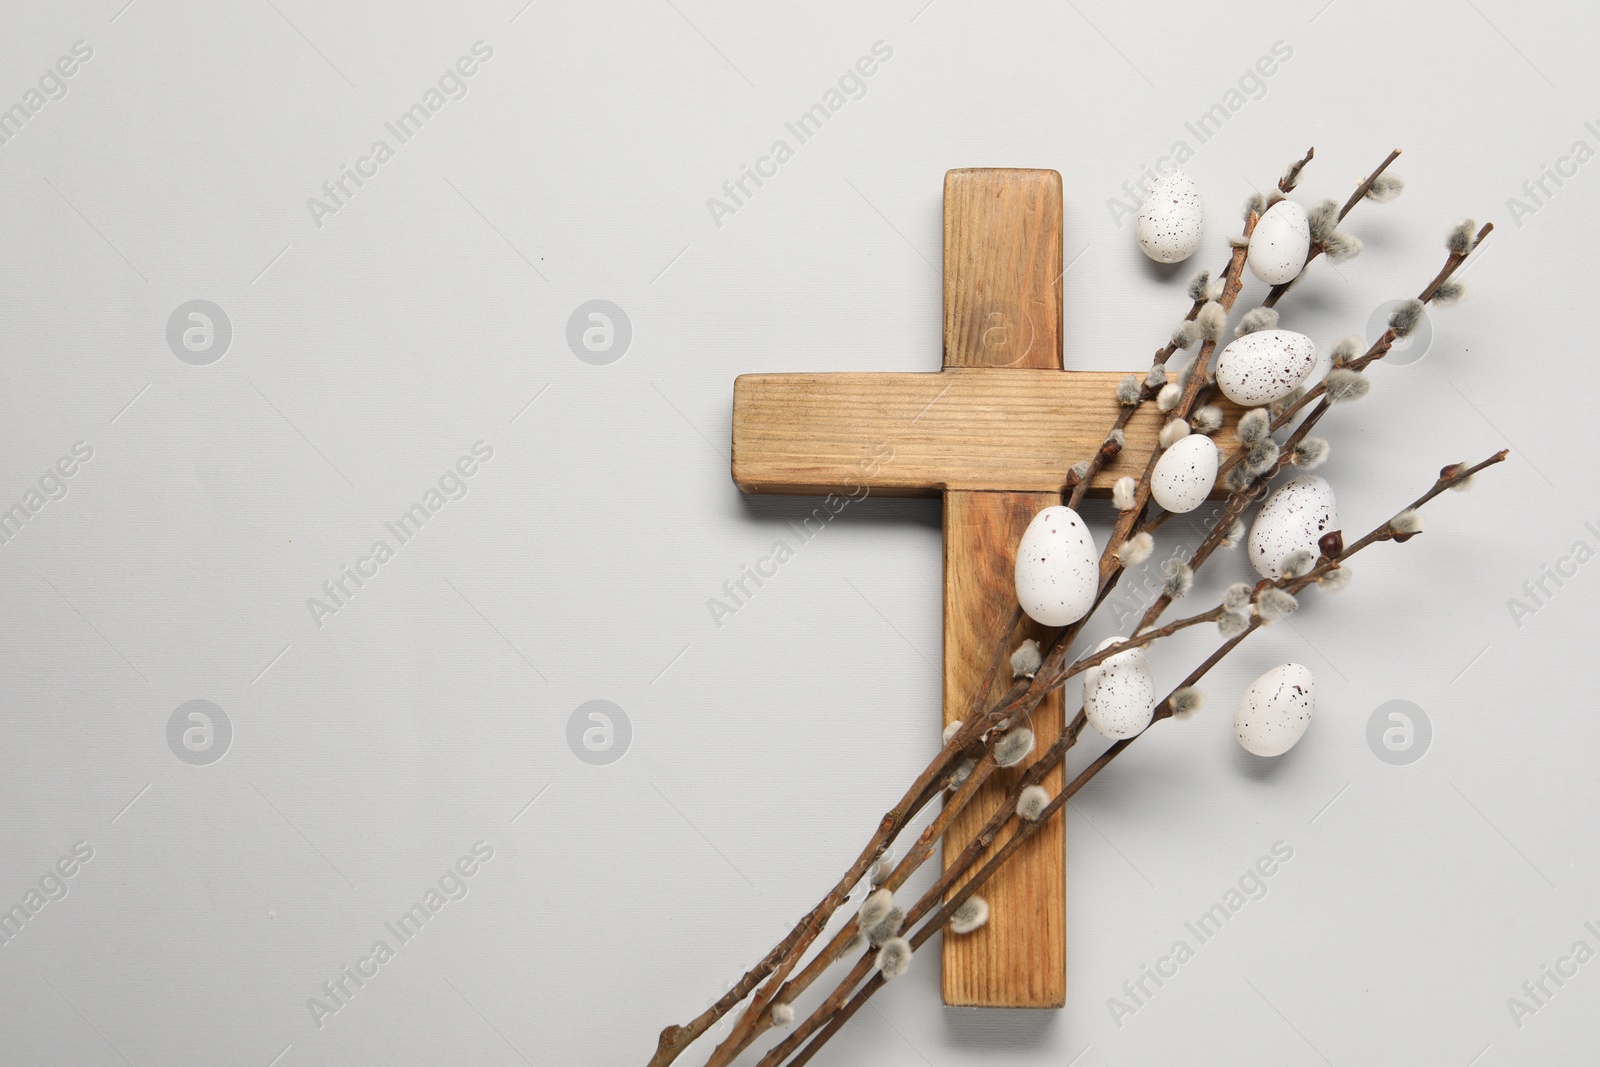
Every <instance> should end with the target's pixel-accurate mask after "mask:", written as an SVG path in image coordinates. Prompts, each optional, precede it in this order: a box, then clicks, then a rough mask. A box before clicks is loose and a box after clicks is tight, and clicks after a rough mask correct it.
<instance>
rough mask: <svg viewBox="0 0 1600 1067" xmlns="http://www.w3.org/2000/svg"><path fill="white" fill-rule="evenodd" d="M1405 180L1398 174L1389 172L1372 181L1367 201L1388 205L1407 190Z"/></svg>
mask: <svg viewBox="0 0 1600 1067" xmlns="http://www.w3.org/2000/svg"><path fill="white" fill-rule="evenodd" d="M1405 187H1406V183H1405V179H1404V178H1402V177H1400V175H1398V174H1389V173H1387V172H1385V173H1383V174H1380V175H1378V176H1377V177H1376V178H1374V179H1372V185H1371V186H1370V187H1368V189H1367V199H1368V200H1371V201H1373V202H1374V203H1378V204H1387V203H1388V202H1389V201H1391V200H1393V199H1394V198H1395V197H1397V196H1399V195H1400V194H1401V192H1403V191H1404V190H1405Z"/></svg>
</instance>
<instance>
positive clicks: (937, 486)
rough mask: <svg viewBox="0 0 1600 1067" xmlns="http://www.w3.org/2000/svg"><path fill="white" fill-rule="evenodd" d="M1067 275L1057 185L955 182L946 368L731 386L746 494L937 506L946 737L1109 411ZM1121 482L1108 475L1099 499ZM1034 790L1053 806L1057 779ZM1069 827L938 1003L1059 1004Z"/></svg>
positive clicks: (1137, 424)
mask: <svg viewBox="0 0 1600 1067" xmlns="http://www.w3.org/2000/svg"><path fill="white" fill-rule="evenodd" d="M1061 274H1062V267H1061V175H1060V174H1058V173H1056V172H1055V171H1053V170H995V169H982V170H952V171H949V172H948V173H947V174H946V175H945V180H944V367H943V369H942V370H940V371H938V372H937V373H906V374H894V373H889V374H873V373H836V374H746V375H743V376H741V377H740V378H739V379H738V380H737V381H736V382H735V383H734V386H733V480H734V482H735V483H737V484H738V486H739V488H740V489H742V490H744V491H745V492H747V493H810V494H821V493H838V494H841V495H849V496H852V497H859V496H860V495H861V490H862V486H863V485H866V486H867V487H868V490H869V492H871V493H877V494H882V495H888V496H932V495H936V494H942V495H943V497H944V574H945V581H944V720H945V722H947V723H948V722H950V721H951V720H953V719H957V718H961V717H963V716H965V715H966V714H967V712H968V709H969V705H970V703H971V701H972V699H973V697H974V695H975V693H976V692H977V689H978V687H979V686H980V685H981V684H982V681H983V676H984V674H985V673H986V672H987V671H988V669H989V666H990V663H991V661H992V659H993V655H994V648H995V641H996V640H997V639H998V637H999V632H1000V629H1001V627H1003V626H1004V625H1005V624H1006V623H1007V622H1008V621H1009V620H1010V618H1011V615H1012V612H1013V611H1014V610H1015V608H1016V593H1015V589H1014V586H1013V581H1012V568H1013V565H1014V553H1015V551H1016V545H1017V542H1018V540H1020V539H1021V537H1022V532H1023V530H1024V529H1025V528H1026V527H1027V525H1028V521H1029V520H1030V519H1032V518H1033V516H1034V515H1035V514H1036V513H1037V512H1038V511H1039V510H1040V509H1042V508H1045V507H1047V506H1049V505H1051V504H1059V503H1061V491H1062V489H1063V487H1064V485H1065V481H1066V474H1067V471H1068V470H1069V469H1070V468H1071V467H1072V465H1073V464H1074V463H1076V462H1078V461H1079V460H1081V459H1088V458H1089V457H1090V456H1091V455H1093V453H1094V451H1095V450H1096V449H1097V448H1099V446H1100V443H1101V441H1102V440H1103V439H1104V437H1105V434H1106V432H1107V430H1109V429H1110V427H1111V425H1112V422H1113V420H1114V419H1115V418H1116V415H1117V405H1116V398H1115V392H1116V385H1117V381H1118V380H1119V379H1120V378H1121V377H1122V376H1123V375H1122V372H1115V371H1112V372H1091V371H1074V372H1065V371H1063V369H1062V362H1061ZM1153 408H1154V405H1145V407H1144V408H1143V409H1141V411H1140V412H1139V414H1138V415H1136V416H1135V417H1134V419H1133V420H1132V421H1131V422H1130V423H1129V425H1128V427H1127V431H1126V432H1127V438H1128V442H1127V447H1128V449H1129V450H1130V451H1131V454H1133V455H1149V454H1150V451H1151V450H1152V449H1153V448H1154V447H1155V438H1156V434H1157V433H1158V432H1159V431H1160V428H1161V425H1160V418H1159V416H1158V415H1157V414H1156V413H1155V412H1154V411H1153V410H1152V409H1153ZM886 446H887V447H886ZM872 457H876V458H877V459H878V460H879V462H877V463H876V464H875V466H876V470H875V471H874V472H873V473H872V474H871V475H870V477H869V476H868V475H867V474H865V473H864V471H867V470H870V469H871V467H872V466H874V464H872V463H870V462H866V463H864V462H863V461H864V460H869V459H870V458H872ZM1122 473H1125V472H1124V471H1120V470H1118V471H1116V472H1115V473H1112V472H1102V473H1101V474H1100V475H1099V476H1098V477H1097V478H1096V480H1095V484H1094V486H1093V488H1094V489H1095V490H1096V492H1097V495H1105V494H1106V493H1108V492H1109V491H1110V487H1111V484H1112V483H1113V482H1114V481H1115V480H1116V477H1117V476H1119V475H1120V474H1122ZM1030 625H1031V624H1030ZM1039 633H1040V631H1039V629H1038V628H1034V629H1033V630H1030V631H1029V634H1028V636H1039ZM1019 640H1020V639H1019ZM1061 729H1062V699H1061V693H1060V691H1059V690H1058V691H1057V692H1055V693H1053V694H1051V695H1049V696H1048V697H1047V698H1046V699H1045V701H1044V702H1043V703H1042V704H1041V705H1040V706H1039V708H1038V710H1037V711H1035V712H1034V715H1033V730H1034V733H1035V735H1036V736H1037V738H1038V743H1037V746H1036V748H1035V749H1034V752H1035V756H1037V754H1038V753H1039V752H1041V751H1042V750H1043V749H1044V748H1046V747H1047V746H1049V744H1050V743H1051V741H1053V740H1054V739H1055V738H1056V736H1057V735H1059V734H1060V732H1061ZM1024 766H1025V765H1024ZM1021 770H1022V767H1017V768H1014V769H1012V770H1007V771H1001V772H999V773H997V774H996V775H995V776H994V777H993V778H992V779H991V780H990V781H989V782H988V783H986V784H985V786H984V789H983V791H982V792H981V793H980V794H979V796H978V797H977V798H976V799H975V802H974V803H973V804H971V805H969V806H968V808H967V809H966V810H965V811H964V812H962V814H961V816H960V817H959V818H958V819H956V820H955V821H954V822H953V823H952V825H951V828H950V830H949V832H948V834H947V835H946V847H945V856H946V859H947V860H948V859H950V858H953V857H954V856H955V855H956V854H957V853H958V852H959V851H960V848H961V846H962V845H964V844H965V843H966V842H967V841H969V840H970V839H971V838H972V836H973V835H974V834H975V833H977V831H978V829H979V828H980V827H981V826H982V824H983V822H984V821H985V819H986V818H987V813H988V812H990V811H992V810H993V809H994V807H995V806H996V805H998V804H999V802H1000V798H1001V797H1002V796H1003V795H1004V794H1005V793H1006V792H1008V791H1009V790H1010V789H1011V787H1012V785H1013V783H1014V782H1015V781H1016V778H1017V776H1018V774H1019V773H1020V772H1021ZM1044 784H1045V786H1046V788H1048V789H1050V790H1051V791H1052V792H1055V791H1057V790H1059V789H1060V788H1061V785H1062V780H1061V768H1059V767H1057V768H1056V770H1055V771H1054V772H1052V774H1051V775H1050V777H1049V778H1047V779H1046V780H1045V783H1044ZM1063 826H1064V823H1063V820H1062V818H1061V816H1060V815H1059V814H1058V815H1057V816H1056V818H1055V825H1054V826H1047V827H1045V828H1044V829H1042V830H1041V831H1040V832H1039V833H1038V834H1036V835H1035V836H1034V838H1033V840H1031V841H1030V842H1028V844H1027V845H1026V846H1025V847H1024V848H1022V849H1021V850H1019V851H1018V853H1017V855H1016V857H1015V858H1014V859H1013V860H1012V861H1011V862H1010V863H1008V864H1007V866H1006V867H1005V868H1003V869H1002V870H1001V872H1000V873H999V874H998V875H997V876H996V877H995V878H994V879H993V880H992V881H991V882H990V883H989V885H988V887H987V888H985V890H984V896H986V897H988V899H989V902H990V904H991V906H992V907H991V918H990V920H989V922H988V924H987V925H985V926H984V927H983V928H981V929H980V930H978V931H976V932H974V933H971V934H967V935H964V936H960V937H957V936H954V935H951V936H946V937H945V938H944V986H943V988H944V1002H945V1003H946V1004H952V1005H969V1006H984V1007H1008V1008H1018V1007H1027V1008H1054V1007H1060V1006H1061V1005H1062V1004H1063V1003H1064V1002H1065V1000H1066V982H1067V977H1066V862H1065V858H1066V857H1065V852H1066V840H1065V837H1064V832H1063ZM1003 842H1004V837H1002V838H1001V839H1000V840H999V841H996V842H995V844H996V845H999V844H1001V843H1003Z"/></svg>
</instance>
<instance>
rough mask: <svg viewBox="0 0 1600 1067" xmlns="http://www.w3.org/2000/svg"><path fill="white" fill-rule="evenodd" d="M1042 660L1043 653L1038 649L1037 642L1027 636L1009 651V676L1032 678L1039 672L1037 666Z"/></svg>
mask: <svg viewBox="0 0 1600 1067" xmlns="http://www.w3.org/2000/svg"><path fill="white" fill-rule="evenodd" d="M1043 662H1044V655H1043V653H1041V652H1040V650H1039V642H1037V641H1035V640H1034V639H1033V638H1031V637H1030V638H1028V639H1027V640H1026V641H1024V642H1022V644H1020V645H1018V646H1017V650H1016V651H1015V652H1013V653H1011V676H1012V677H1013V678H1032V677H1033V676H1034V675H1035V674H1038V673H1039V666H1040V664H1042V663H1043Z"/></svg>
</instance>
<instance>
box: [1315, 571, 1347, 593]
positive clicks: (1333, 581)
mask: <svg viewBox="0 0 1600 1067" xmlns="http://www.w3.org/2000/svg"><path fill="white" fill-rule="evenodd" d="M1349 584H1350V568H1349V567H1340V568H1339V569H1337V570H1332V571H1329V572H1328V573H1327V574H1324V575H1323V576H1322V577H1321V578H1318V579H1317V586H1318V588H1321V589H1326V590H1327V591H1328V592H1330V593H1339V592H1343V591H1344V589H1345V587H1346V586H1348V585H1349Z"/></svg>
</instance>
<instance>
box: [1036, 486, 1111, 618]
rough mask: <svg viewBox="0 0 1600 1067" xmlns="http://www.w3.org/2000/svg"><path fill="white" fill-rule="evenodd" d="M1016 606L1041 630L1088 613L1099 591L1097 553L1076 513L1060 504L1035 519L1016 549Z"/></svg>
mask: <svg viewBox="0 0 1600 1067" xmlns="http://www.w3.org/2000/svg"><path fill="white" fill-rule="evenodd" d="M1016 580H1017V603H1019V604H1021V605H1022V610H1023V611H1025V612H1027V615H1028V618H1030V619H1032V620H1033V621H1034V622H1037V623H1039V624H1041V625H1044V626H1065V625H1067V624H1068V623H1072V622H1077V621H1078V620H1079V619H1081V618H1083V617H1084V616H1085V615H1087V614H1089V609H1090V608H1091V607H1093V606H1094V597H1095V593H1096V592H1098V591H1099V587H1100V552H1099V550H1098V549H1096V548H1095V546H1094V535H1093V534H1091V533H1090V532H1089V527H1087V526H1085V525H1084V524H1083V520H1082V519H1080V518H1078V513H1077V512H1076V511H1073V510H1072V509H1071V508H1067V507H1062V506H1060V505H1059V504H1058V505H1056V506H1054V507H1048V508H1045V509H1044V510H1043V511H1041V512H1039V514H1037V515H1035V516H1034V517H1033V521H1032V522H1030V523H1028V528H1027V530H1025V531H1024V532H1023V534H1022V541H1021V543H1020V544H1018V545H1017V569H1016Z"/></svg>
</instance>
